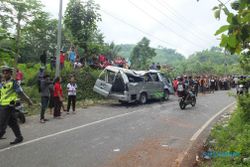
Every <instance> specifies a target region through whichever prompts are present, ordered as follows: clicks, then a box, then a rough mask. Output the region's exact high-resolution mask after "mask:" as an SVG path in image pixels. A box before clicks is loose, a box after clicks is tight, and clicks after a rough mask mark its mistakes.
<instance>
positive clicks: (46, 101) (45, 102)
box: [40, 97, 49, 119]
mask: <svg viewBox="0 0 250 167" xmlns="http://www.w3.org/2000/svg"><path fill="white" fill-rule="evenodd" d="M41 104H42V107H41V114H40V119H44V114H45V111H46V109H47V107H48V104H49V97H41Z"/></svg>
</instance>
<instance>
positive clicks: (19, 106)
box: [15, 101, 26, 123]
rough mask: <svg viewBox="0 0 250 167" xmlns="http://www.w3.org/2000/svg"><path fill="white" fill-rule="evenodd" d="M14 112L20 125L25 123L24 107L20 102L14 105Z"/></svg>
mask: <svg viewBox="0 0 250 167" xmlns="http://www.w3.org/2000/svg"><path fill="white" fill-rule="evenodd" d="M15 112H16V117H17V119H18V120H20V122H21V123H25V122H26V118H25V113H26V112H25V110H24V107H23V105H22V104H21V102H20V101H17V102H16V104H15Z"/></svg>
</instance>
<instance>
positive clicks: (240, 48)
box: [201, 0, 250, 167]
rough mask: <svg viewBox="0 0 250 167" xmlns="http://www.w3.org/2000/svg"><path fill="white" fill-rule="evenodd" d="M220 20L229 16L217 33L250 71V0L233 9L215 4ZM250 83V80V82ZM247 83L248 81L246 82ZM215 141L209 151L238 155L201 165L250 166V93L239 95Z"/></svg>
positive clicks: (235, 4) (239, 1)
mask: <svg viewBox="0 0 250 167" xmlns="http://www.w3.org/2000/svg"><path fill="white" fill-rule="evenodd" d="M213 10H214V14H215V17H216V18H217V19H219V18H220V15H221V13H222V12H224V14H225V15H226V16H227V22H228V25H224V26H222V27H220V28H219V30H218V31H217V32H216V33H215V35H219V34H221V43H220V46H221V47H224V48H225V49H226V51H228V52H229V53H231V54H235V53H237V54H239V62H240V65H241V68H242V70H243V71H245V72H246V73H248V74H249V71H250V68H249V67H250V66H249V65H250V57H249V56H250V29H249V23H250V5H249V0H236V1H233V2H231V9H228V8H227V7H226V6H225V5H224V4H223V3H220V4H219V5H218V6H216V7H214V9H213ZM248 82H249V81H248ZM245 83H247V82H245ZM210 138H211V140H212V141H213V144H211V145H210V148H209V150H210V151H214V152H224V153H225V152H234V153H237V155H235V156H215V157H212V159H211V160H210V161H209V162H205V163H202V165H201V166H215V167H221V166H234V167H236V166H239V167H240V166H250V149H249V147H250V94H249V93H247V94H245V95H240V96H238V97H237V106H236V109H235V111H234V113H233V114H232V115H231V117H230V119H229V120H228V121H226V122H222V123H220V124H219V125H216V126H215V127H214V128H213V130H212V131H211V135H210Z"/></svg>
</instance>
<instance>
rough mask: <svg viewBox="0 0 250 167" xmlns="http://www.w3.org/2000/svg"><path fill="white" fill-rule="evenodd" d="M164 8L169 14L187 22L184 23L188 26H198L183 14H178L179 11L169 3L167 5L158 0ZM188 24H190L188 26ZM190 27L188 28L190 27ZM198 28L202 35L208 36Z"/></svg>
mask: <svg viewBox="0 0 250 167" xmlns="http://www.w3.org/2000/svg"><path fill="white" fill-rule="evenodd" d="M157 1H158V2H159V3H160V4H161V5H162V6H164V7H166V8H168V9H169V12H171V13H172V14H173V15H174V16H176V17H179V18H181V19H183V21H184V20H185V21H186V22H183V23H185V24H186V25H188V24H189V25H192V26H195V27H196V26H197V25H195V24H194V23H193V22H191V21H190V20H189V19H187V18H186V17H185V16H183V15H182V14H180V12H178V11H177V10H175V9H174V8H173V7H171V6H170V5H169V4H168V3H166V2H165V1H163V0H162V1H160V0H157ZM187 23H188V24H187ZM189 25H188V26H189ZM197 28H198V31H199V32H200V33H202V34H207V33H206V32H205V31H203V29H200V28H199V27H197Z"/></svg>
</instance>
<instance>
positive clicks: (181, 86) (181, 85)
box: [177, 82, 184, 92]
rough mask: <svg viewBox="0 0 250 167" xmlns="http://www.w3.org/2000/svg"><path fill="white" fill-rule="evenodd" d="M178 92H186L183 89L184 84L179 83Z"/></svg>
mask: <svg viewBox="0 0 250 167" xmlns="http://www.w3.org/2000/svg"><path fill="white" fill-rule="evenodd" d="M177 91H178V92H182V91H184V87H183V84H182V82H178V84H177Z"/></svg>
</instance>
